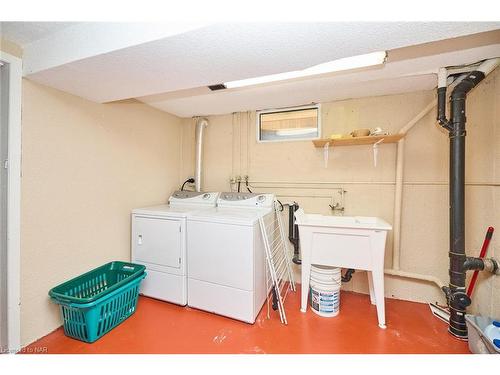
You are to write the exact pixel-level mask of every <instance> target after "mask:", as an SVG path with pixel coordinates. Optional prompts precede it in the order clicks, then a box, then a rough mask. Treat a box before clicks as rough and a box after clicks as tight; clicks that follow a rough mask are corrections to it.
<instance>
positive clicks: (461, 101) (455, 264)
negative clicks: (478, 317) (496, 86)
mask: <svg viewBox="0 0 500 375" xmlns="http://www.w3.org/2000/svg"><path fill="white" fill-rule="evenodd" d="M499 63H500V59H492V60H487V61H485V62H483V63H482V64H481V65H480V66H479V67H478V68H477V69H476V70H474V71H472V72H470V73H468V74H467V75H466V76H465V77H464V78H463V79H462V80H461V81H460V82H459V83H458V84H457V85H456V86H455V88H454V89H453V91H452V94H451V98H450V105H451V111H450V113H451V120H450V121H448V120H447V119H446V79H447V73H446V70H444V69H440V71H439V77H438V81H439V83H438V118H437V120H438V122H439V124H440V125H441V126H443V127H444V128H445V129H447V130H448V132H449V138H450V181H449V184H450V198H449V199H450V249H449V258H450V269H449V274H450V283H449V287H445V288H443V289H444V291H445V293H446V297H447V300H448V305H449V307H450V322H449V328H448V331H449V332H450V333H451V334H452V335H453V336H455V337H457V338H459V339H464V340H465V339H467V325H466V322H465V313H466V308H467V306H469V305H470V303H471V301H470V298H469V297H468V296H467V294H466V291H465V271H466V270H465V268H464V262H465V261H466V255H465V136H466V129H465V124H466V116H465V108H466V105H465V104H466V99H467V94H468V93H469V91H470V90H472V89H473V88H474V87H476V86H477V85H478V84H479V83H480V82H481V81H482V80H483V79H484V77H486V75H488V73H490V72H491V71H492V70H493V69H495V68H496V67H497V65H498V64H499Z"/></svg>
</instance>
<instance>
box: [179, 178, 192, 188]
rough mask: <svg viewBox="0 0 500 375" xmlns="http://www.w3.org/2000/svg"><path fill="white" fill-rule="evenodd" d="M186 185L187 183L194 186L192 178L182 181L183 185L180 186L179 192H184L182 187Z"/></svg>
mask: <svg viewBox="0 0 500 375" xmlns="http://www.w3.org/2000/svg"><path fill="white" fill-rule="evenodd" d="M188 183H189V184H194V178H188V179H187V180H186V181H184V183H183V184H182V186H181V191H183V190H184V186H185V185H186V184H188Z"/></svg>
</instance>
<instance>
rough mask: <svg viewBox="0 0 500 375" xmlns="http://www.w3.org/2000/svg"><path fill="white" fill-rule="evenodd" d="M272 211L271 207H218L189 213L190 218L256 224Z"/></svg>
mask: <svg viewBox="0 0 500 375" xmlns="http://www.w3.org/2000/svg"><path fill="white" fill-rule="evenodd" d="M270 212H272V209H270V208H253V209H251V208H248V209H241V208H233V207H216V208H211V209H208V210H200V211H196V212H193V213H191V214H190V215H189V220H191V221H203V222H211V223H221V224H236V225H254V224H255V223H257V221H258V220H259V219H260V218H261V217H263V216H265V215H267V214H269V213H270Z"/></svg>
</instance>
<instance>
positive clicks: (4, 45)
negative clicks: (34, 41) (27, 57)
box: [0, 30, 23, 57]
mask: <svg viewBox="0 0 500 375" xmlns="http://www.w3.org/2000/svg"><path fill="white" fill-rule="evenodd" d="M0 31H1V30H0ZM0 51H2V52H6V53H8V54H10V55H12V56H16V57H22V56H23V49H22V48H21V47H20V46H19V45H17V44H16V43H13V42H11V41H10V40H7V39H4V38H2V36H1V35H0Z"/></svg>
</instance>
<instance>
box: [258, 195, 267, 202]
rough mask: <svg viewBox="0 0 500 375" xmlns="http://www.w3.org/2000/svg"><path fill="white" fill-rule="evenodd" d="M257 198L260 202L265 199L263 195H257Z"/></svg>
mask: <svg viewBox="0 0 500 375" xmlns="http://www.w3.org/2000/svg"><path fill="white" fill-rule="evenodd" d="M257 200H258V201H259V202H261V203H262V202H264V201H265V200H266V197H265V196H264V195H259V197H258V198H257Z"/></svg>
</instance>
